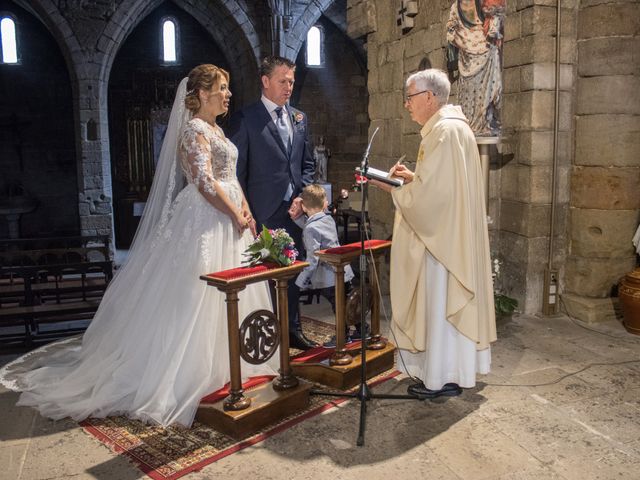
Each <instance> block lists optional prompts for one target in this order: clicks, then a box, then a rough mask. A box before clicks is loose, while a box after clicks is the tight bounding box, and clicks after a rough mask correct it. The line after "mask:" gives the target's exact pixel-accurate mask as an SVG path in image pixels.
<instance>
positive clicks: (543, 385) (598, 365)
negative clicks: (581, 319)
mask: <svg viewBox="0 0 640 480" xmlns="http://www.w3.org/2000/svg"><path fill="white" fill-rule="evenodd" d="M364 231H365V236H366V238H367V240H371V239H370V238H369V231H368V230H367V229H366V228H365V229H364ZM369 255H370V257H371V265H372V267H373V276H374V277H375V280H376V282H378V285H380V277H379V276H378V270H377V267H376V261H375V257H374V255H373V251H372V250H369ZM378 296H379V304H380V306H381V307H382V313H383V315H384V319H385V321H386V322H387V323H389V316H388V315H387V309H386V307H385V304H384V300H383V298H382V290H381V289H380V288H378ZM560 301H562V299H561V300H560ZM565 311H566V308H565ZM567 317H568V318H569V320H570V321H571V322H572V323H573V324H575V325H577V326H579V327H581V328H583V329H585V330H588V331H590V332H594V333H598V334H600V335H605V336H607V337H611V338H615V339H616V340H628V341H632V342H634V343H635V342H637V341H640V338H623V337H617V336H615V335H610V334H608V333H605V332H601V331H598V330H596V329H593V328H588V327H586V326H584V325H580V323H578V321H577V320H576V319H574V318H573V317H572V316H571V315H569V314H567ZM389 331H390V332H391V335H392V336H393V339H394V340H395V342H396V345H397V344H398V339H397V338H396V336H395V333H394V332H393V329H389ZM397 353H398V357H399V358H400V361H401V362H402V365H403V366H404V370H405V372H406V373H407V375H408V376H409V378H411V380H413V381H414V382H416V383H421V380H420V379H419V378H417V377H414V376H413V375H411V374H409V373H408V369H407V365H406V363H405V361H404V358H403V357H402V351H401V349H400V348H398V349H397ZM630 363H640V359H638V360H627V361H624V362H612V363H590V364H588V365H587V366H585V367H583V368H581V369H580V370H578V371H576V372H572V373H567V374H566V375H563V376H561V377H559V378H557V379H556V380H552V381H550V382H546V383H485V384H484V385H486V386H491V387H545V386H549V385H555V384H557V383H560V382H561V381H562V380H564V379H565V378H569V377H572V376H574V375H577V374H579V373H582V372H584V371H585V370H588V369H589V368H591V367H606V366H616V365H627V364H630Z"/></svg>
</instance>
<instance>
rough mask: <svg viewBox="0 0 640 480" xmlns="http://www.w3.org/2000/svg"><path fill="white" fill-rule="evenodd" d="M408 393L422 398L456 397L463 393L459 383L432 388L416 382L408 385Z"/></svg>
mask: <svg viewBox="0 0 640 480" xmlns="http://www.w3.org/2000/svg"><path fill="white" fill-rule="evenodd" d="M407 393H408V394H409V395H413V396H414V397H418V398H420V399H422V400H424V399H427V398H436V397H455V396H457V395H460V394H461V393H462V388H460V386H459V385H458V384H457V383H445V384H444V386H443V387H442V388H441V389H440V390H430V389H428V388H427V387H426V386H425V385H424V383H422V382H420V383H414V384H413V385H409V386H408V387H407Z"/></svg>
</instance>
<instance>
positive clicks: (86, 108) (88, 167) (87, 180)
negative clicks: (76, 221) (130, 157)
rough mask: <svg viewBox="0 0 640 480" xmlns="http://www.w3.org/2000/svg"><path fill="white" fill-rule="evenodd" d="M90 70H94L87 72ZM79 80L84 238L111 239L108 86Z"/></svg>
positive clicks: (93, 78)
mask: <svg viewBox="0 0 640 480" xmlns="http://www.w3.org/2000/svg"><path fill="white" fill-rule="evenodd" d="M87 70H89V71H90V70H91V69H90V68H88V69H87ZM87 73H89V74H88V75H87V76H85V77H83V78H80V79H79V80H78V86H77V89H76V92H77V93H78V95H77V101H76V107H77V108H76V115H75V117H76V122H77V123H78V124H79V127H80V128H77V129H76V131H77V132H79V133H78V152H79V160H78V202H79V212H80V233H81V235H111V234H112V232H113V217H112V208H111V197H112V194H111V162H110V154H109V127H108V115H107V83H106V81H101V80H100V79H99V78H98V75H97V72H96V75H95V76H94V75H91V74H90V72H87Z"/></svg>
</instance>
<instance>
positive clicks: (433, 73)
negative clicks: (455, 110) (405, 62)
mask: <svg viewBox="0 0 640 480" xmlns="http://www.w3.org/2000/svg"><path fill="white" fill-rule="evenodd" d="M412 83H413V84H415V88H416V90H419V91H422V90H430V91H431V92H433V93H434V94H435V96H436V99H437V102H438V105H439V106H443V105H446V103H447V100H449V93H450V92H451V83H450V82H449V77H448V76H447V74H446V73H445V72H443V71H442V70H439V69H437V68H428V69H427V70H421V71H419V72H416V73H413V74H411V75H410V76H409V78H407V81H406V83H405V88H409V85H410V84H412Z"/></svg>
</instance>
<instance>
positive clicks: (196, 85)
mask: <svg viewBox="0 0 640 480" xmlns="http://www.w3.org/2000/svg"><path fill="white" fill-rule="evenodd" d="M221 77H224V79H225V80H226V81H227V82H229V73H228V72H227V71H226V70H223V69H222V68H219V67H216V66H215V65H211V64H210V63H205V64H203V65H198V66H197V67H195V68H194V69H193V70H191V71H190V72H189V79H188V80H187V95H186V97H185V98H184V106H185V107H186V108H187V109H188V110H190V111H191V113H194V114H195V113H196V112H197V111H198V110H200V107H201V102H200V97H198V92H199V91H200V90H207V91H208V90H211V87H213V86H214V85H215V84H216V82H219V81H220V78H221Z"/></svg>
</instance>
